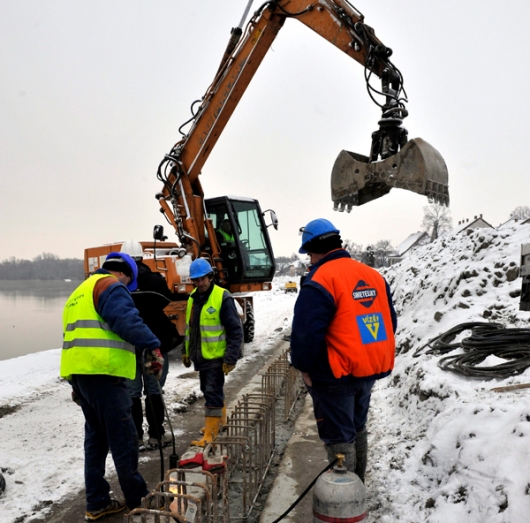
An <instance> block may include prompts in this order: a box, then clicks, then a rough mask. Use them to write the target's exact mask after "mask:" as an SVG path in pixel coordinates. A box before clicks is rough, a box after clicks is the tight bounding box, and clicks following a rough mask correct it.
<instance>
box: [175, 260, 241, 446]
mask: <svg viewBox="0 0 530 523" xmlns="http://www.w3.org/2000/svg"><path fill="white" fill-rule="evenodd" d="M190 278H191V281H192V282H193V284H194V285H195V289H194V290H193V291H192V292H191V294H190V297H189V299H188V307H187V309H186V333H185V337H184V346H183V353H182V362H183V364H184V365H185V366H186V367H190V366H191V363H193V365H194V368H195V370H197V371H199V381H200V388H201V392H202V393H203V395H204V404H205V409H204V410H205V425H204V435H203V437H202V438H201V439H200V440H196V441H192V442H191V444H192V445H196V446H199V447H204V446H206V445H207V444H208V443H210V442H211V441H213V439H214V438H215V437H216V436H217V434H218V433H219V430H220V427H221V424H225V423H226V406H225V396H224V390H223V387H224V383H225V376H226V375H227V374H228V373H229V372H231V371H232V370H234V368H235V366H236V363H237V360H238V359H239V357H240V355H241V346H242V343H243V327H242V325H241V320H240V318H239V314H238V312H237V309H236V305H235V301H234V298H233V297H232V295H231V294H230V293H229V292H228V291H227V290H226V289H223V288H222V287H219V286H217V285H215V283H214V282H213V278H214V275H213V269H212V267H211V265H210V264H209V263H208V262H207V261H206V260H205V259H203V258H198V259H196V260H194V261H193V262H192V263H191V265H190Z"/></svg>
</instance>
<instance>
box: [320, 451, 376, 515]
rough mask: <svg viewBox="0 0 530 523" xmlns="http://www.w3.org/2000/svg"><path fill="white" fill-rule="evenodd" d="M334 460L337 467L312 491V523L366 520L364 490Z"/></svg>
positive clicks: (349, 473) (355, 479) (360, 482)
mask: <svg viewBox="0 0 530 523" xmlns="http://www.w3.org/2000/svg"><path fill="white" fill-rule="evenodd" d="M337 457H338V461H337V464H336V465H335V466H334V467H333V468H332V469H331V470H328V471H327V472H325V473H324V474H322V476H320V477H319V478H318V480H317V482H316V484H315V487H314V488H313V523H323V522H326V523H328V522H330V521H333V522H334V523H354V522H356V521H363V520H364V519H365V518H366V488H365V486H364V484H363V482H362V481H361V480H360V479H359V476H357V474H354V473H353V472H349V471H348V470H347V469H346V467H344V466H343V464H342V459H341V458H340V457H339V456H337Z"/></svg>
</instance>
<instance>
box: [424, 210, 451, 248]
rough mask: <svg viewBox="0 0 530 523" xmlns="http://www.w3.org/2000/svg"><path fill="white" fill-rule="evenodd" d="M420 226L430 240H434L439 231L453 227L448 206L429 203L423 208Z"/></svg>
mask: <svg viewBox="0 0 530 523" xmlns="http://www.w3.org/2000/svg"><path fill="white" fill-rule="evenodd" d="M421 226H422V228H423V230H424V231H425V232H427V233H428V234H429V235H430V237H431V242H433V241H434V240H436V238H438V236H440V234H441V233H443V232H446V231H450V230H451V229H452V228H453V218H452V217H451V211H450V210H449V207H446V206H445V205H440V204H439V203H431V204H430V205H427V206H425V207H424V208H423V221H422V222H421Z"/></svg>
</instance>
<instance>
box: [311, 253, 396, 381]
mask: <svg viewBox="0 0 530 523" xmlns="http://www.w3.org/2000/svg"><path fill="white" fill-rule="evenodd" d="M311 280H312V281H314V282H315V283H318V284H319V285H321V286H322V287H323V288H324V289H326V290H327V291H328V292H329V293H330V294H331V296H332V297H333V300H334V302H335V306H336V309H337V310H336V313H335V316H334V317H333V320H332V321H331V323H330V324H329V326H328V330H327V332H326V344H327V349H328V359H329V364H330V367H331V370H332V372H333V375H334V376H335V378H341V377H342V376H348V375H352V376H355V377H357V378H367V377H374V378H380V377H384V376H386V375H388V374H389V373H390V371H391V370H392V369H393V368H394V352H395V347H396V344H395V339H394V331H393V326H392V316H391V313H390V307H389V305H388V297H387V294H386V284H385V280H384V278H383V277H382V276H381V275H380V274H379V273H378V272H377V271H376V270H374V269H372V268H370V267H368V266H367V265H364V264H362V263H359V262H358V261H356V260H353V259H351V258H339V259H336V260H332V261H329V262H327V263H324V264H323V265H322V266H321V267H319V268H318V269H317V270H316V272H315V274H314V275H313V276H312V278H311Z"/></svg>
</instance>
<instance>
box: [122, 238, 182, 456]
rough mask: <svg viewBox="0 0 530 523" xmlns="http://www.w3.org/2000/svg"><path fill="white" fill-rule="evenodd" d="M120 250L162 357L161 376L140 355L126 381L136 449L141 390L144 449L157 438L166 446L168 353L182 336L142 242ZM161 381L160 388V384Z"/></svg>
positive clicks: (154, 444)
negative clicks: (131, 267)
mask: <svg viewBox="0 0 530 523" xmlns="http://www.w3.org/2000/svg"><path fill="white" fill-rule="evenodd" d="M120 252H124V253H126V254H128V255H129V256H131V258H133V259H134V261H135V262H136V265H137V266H138V289H137V290H136V291H134V292H133V293H132V297H133V300H134V303H135V305H136V308H137V309H138V311H139V313H140V317H141V318H142V320H143V321H144V323H145V324H146V325H147V326H148V327H149V329H151V331H152V332H153V334H154V335H155V336H156V337H157V338H158V339H159V340H160V352H161V353H162V356H163V357H164V365H163V367H162V375H161V376H160V380H157V379H156V378H155V377H154V376H153V375H152V374H147V373H146V372H145V371H144V369H143V364H142V358H141V356H139V357H137V358H136V377H135V378H134V379H133V380H127V388H128V389H129V393H130V395H131V398H132V416H133V420H134V424H135V425H136V431H137V433H138V447H139V450H144V449H145V448H146V446H145V444H144V429H143V419H144V417H143V409H142V390H143V393H144V395H145V396H146V397H145V417H146V418H147V424H148V435H149V438H148V441H147V448H150V449H156V448H158V441H159V439H160V442H161V444H162V446H166V445H169V444H170V443H171V441H172V435H171V434H170V433H168V432H166V430H165V428H164V401H163V398H162V396H161V392H162V390H163V387H164V384H165V382H166V378H167V374H168V371H169V357H168V353H169V352H170V351H171V350H172V349H174V348H175V347H176V346H177V345H179V344H180V343H182V340H183V338H182V336H180V334H179V333H178V331H177V328H176V327H175V324H174V323H173V322H172V321H171V320H170V319H169V318H168V317H167V315H166V313H165V312H164V308H165V307H167V305H168V304H169V302H170V301H171V299H172V294H171V291H170V290H169V288H168V286H167V283H166V280H165V279H164V277H163V276H162V275H161V274H160V273H158V272H153V271H152V270H151V269H150V268H149V267H148V266H147V265H146V264H145V263H143V258H144V251H143V248H142V244H141V243H140V242H138V241H136V240H127V241H126V242H124V243H123V244H122V246H121V250H120ZM159 384H160V387H159Z"/></svg>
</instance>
